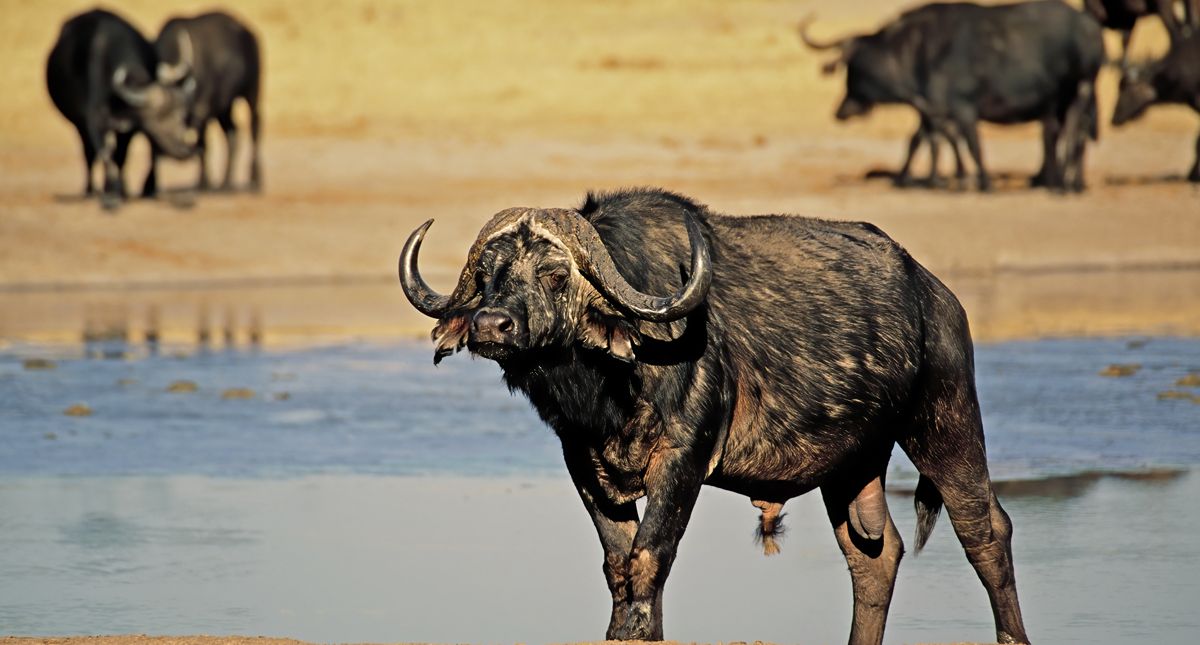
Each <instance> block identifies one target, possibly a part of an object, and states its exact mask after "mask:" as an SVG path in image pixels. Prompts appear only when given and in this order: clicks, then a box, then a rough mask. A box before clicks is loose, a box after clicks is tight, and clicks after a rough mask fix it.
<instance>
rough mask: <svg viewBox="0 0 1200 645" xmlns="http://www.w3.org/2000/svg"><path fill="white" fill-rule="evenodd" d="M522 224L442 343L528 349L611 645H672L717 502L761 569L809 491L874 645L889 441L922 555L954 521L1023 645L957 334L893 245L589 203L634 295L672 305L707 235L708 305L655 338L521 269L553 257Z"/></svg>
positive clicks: (512, 357) (939, 300) (869, 235)
mask: <svg viewBox="0 0 1200 645" xmlns="http://www.w3.org/2000/svg"><path fill="white" fill-rule="evenodd" d="M540 212H542V213H546V212H547V211H540ZM528 213H529V214H528V215H527V216H523V217H524V219H522V220H521V221H524V222H525V224H524V225H514V226H511V227H509V228H508V229H505V232H503V233H501V234H498V235H496V236H494V237H491V238H490V239H489V240H485V246H487V247H491V246H493V245H494V246H496V247H497V252H496V253H491V252H490V251H487V250H486V249H485V250H484V251H483V252H482V253H479V254H475V253H474V252H473V253H472V257H471V258H470V259H469V262H468V266H467V267H466V269H465V270H464V274H463V275H464V276H467V277H466V279H467V280H471V279H475V280H476V285H477V288H476V289H475V290H474V291H470V290H468V291H467V292H465V293H468V295H469V296H470V297H469V298H466V299H465V300H463V301H461V302H454V301H452V302H449V304H448V305H446V309H445V311H444V312H443V313H441V315H440V321H439V325H438V328H437V329H436V330H435V336H437V337H438V338H439V339H440V340H439V352H440V354H441V355H446V354H449V353H452V352H453V351H455V350H456V349H458V348H460V347H461V346H462V345H464V344H466V345H468V346H471V340H470V339H469V338H467V337H466V335H468V334H469V333H472V329H473V327H472V324H468V323H467V322H465V321H469V320H473V318H472V316H474V315H475V314H476V313H477V312H479V311H480V310H483V309H488V310H489V311H492V310H494V309H496V308H502V309H503V311H506V312H509V313H510V314H511V316H512V318H513V320H514V321H515V324H516V325H517V326H518V328H519V329H521V330H522V331H523V334H524V335H523V336H520V337H519V338H517V339H516V340H513V341H512V342H513V343H514V344H515V347H514V348H512V349H511V351H505V352H502V353H498V354H493V357H494V358H496V360H497V362H498V363H499V364H500V366H501V368H502V369H503V372H504V379H505V381H506V383H507V384H508V386H509V387H510V388H511V389H513V390H514V391H520V392H522V393H524V394H525V395H526V396H528V398H529V400H530V401H531V402H532V404H533V406H534V407H535V408H536V409H537V411H538V413H539V415H540V416H541V418H542V419H543V420H544V421H545V422H546V423H547V424H548V425H549V426H550V427H551V428H552V429H553V430H554V431H555V433H556V434H557V435H558V436H559V438H560V439H561V441H562V446H563V454H564V457H565V460H566V464H567V468H568V470H569V472H570V474H571V477H572V479H573V481H574V482H575V485H576V487H577V489H578V492H579V495H580V498H581V499H582V501H583V503H584V505H585V507H586V508H587V510H588V512H589V513H590V514H591V517H592V520H593V522H594V523H595V526H596V530H597V533H598V535H599V537H600V540H601V543H602V544H603V547H604V554H605V557H604V563H603V571H604V576H605V579H606V581H607V583H608V587H609V590H610V591H611V593H612V601H613V606H612V614H611V619H610V622H609V628H608V631H607V634H606V636H607V638H610V639H622V640H625V639H630V640H632V639H661V638H662V637H663V631H662V624H663V623H662V594H663V587H664V584H665V583H666V580H667V576H668V574H669V573H670V570H671V565H672V563H673V561H674V559H675V555H676V548H677V546H678V544H679V540H680V538H681V537H682V535H683V532H684V529H685V527H686V526H687V522H688V519H689V517H690V515H691V511H692V508H693V506H694V504H695V502H696V499H697V496H698V495H699V491H700V488H701V486H702V485H704V484H708V485H712V486H717V487H720V488H724V489H727V490H731V491H734V492H738V493H741V494H744V495H746V496H747V497H749V498H750V499H751V500H752V501H753V503H754V505H755V506H756V507H758V508H759V509H760V511H761V517H760V520H759V529H758V530H759V533H760V536H761V540H762V543H763V548H764V551H765V552H766V553H768V554H769V553H771V552H774V551H777V550H778V547H779V544H778V541H777V538H778V536H779V534H780V532H781V529H782V526H781V523H780V520H781V518H782V512H781V511H782V508H783V504H784V503H785V502H786V501H787V500H788V499H790V498H792V497H795V496H798V495H801V494H803V493H805V492H808V491H810V490H812V489H815V488H819V489H820V490H821V495H822V497H823V499H824V501H825V506H826V509H827V511H828V515H829V519H830V523H831V525H832V527H833V530H834V534H835V536H836V537H837V541H838V545H839V546H840V548H841V549H842V552H843V553H844V554H845V557H846V561H847V563H848V565H849V569H850V573H851V577H852V582H853V589H854V621H853V624H852V627H851V634H850V642H851V643H879V642H881V641H882V638H883V630H884V623H885V620H886V617H887V611H888V606H889V604H890V602H891V595H892V588H893V585H894V583H895V578H896V571H897V567H898V566H899V563H900V559H901V556H902V555H903V553H904V547H903V544H902V542H901V539H900V535H899V534H898V533H897V531H896V527H895V524H894V523H893V522H892V518H891V515H890V514H889V511H888V508H887V504H886V498H885V496H884V488H885V481H884V474H885V472H886V468H887V463H888V460H889V458H890V456H891V452H892V449H893V447H894V445H895V444H899V445H900V447H901V448H902V449H903V450H904V451H905V452H906V453H907V454H908V455H909V457H910V458H911V459H912V461H913V463H914V464H915V465H916V466H917V468H918V470H919V471H920V473H921V477H920V483H919V485H918V490H917V495H916V505H917V514H918V532H917V539H916V545H917V548H918V549H919V548H920V547H921V546H922V545H923V544H924V543H925V541H926V540H927V539H928V536H929V532H930V531H931V530H932V528H933V524H934V521H935V520H936V518H937V515H938V512H939V510H940V509H941V508H942V507H943V506H944V507H945V509H946V511H947V513H948V515H949V518H950V521H951V523H952V524H953V527H954V531H955V533H956V534H957V535H958V538H959V540H960V542H961V543H962V546H963V549H964V550H965V551H966V554H967V557H968V559H969V560H970V562H971V564H972V566H973V567H974V568H975V570H976V572H977V573H978V575H979V578H980V580H981V581H982V582H983V584H984V587H985V588H986V589H987V592H988V594H989V597H990V599H991V603H992V609H993V612H994V614H995V621H996V633H997V638H998V640H1000V641H1001V642H1026V641H1027V638H1026V634H1025V628H1024V626H1023V624H1022V619H1021V612H1020V608H1019V606H1018V602H1017V594H1016V586H1015V580H1014V574H1013V563H1012V553H1011V547H1010V538H1011V535H1012V526H1011V524H1010V522H1009V520H1008V516H1007V515H1006V514H1005V513H1004V511H1003V509H1001V508H1000V505H999V503H998V502H997V500H996V497H995V495H994V494H993V493H992V487H991V482H990V479H989V475H988V470H987V464H986V456H985V451H984V440H983V427H982V424H981V420H980V414H979V406H978V402H977V400H976V393H975V380H974V365H973V349H972V344H971V338H970V334H969V331H968V329H967V322H966V317H965V315H964V313H963V310H962V308H961V306H960V305H959V303H958V301H957V299H956V298H955V297H954V296H953V294H951V293H950V292H949V291H948V290H947V289H946V287H945V286H943V285H942V284H941V282H939V281H938V280H937V279H936V278H935V277H933V275H931V274H930V273H929V272H928V271H926V270H925V269H924V268H923V267H921V266H920V265H919V264H918V263H917V262H916V261H915V260H913V259H912V258H911V257H910V256H909V255H908V253H907V252H905V251H904V249H903V248H901V247H900V246H899V245H898V244H896V243H895V242H894V241H892V240H891V239H890V238H889V237H887V236H886V235H885V234H884V233H883V232H881V231H880V230H879V229H877V228H875V227H874V226H872V225H870V224H863V223H849V222H836V221H824V220H818V219H810V218H801V217H788V216H758V217H728V216H723V215H719V214H716V213H712V212H710V211H708V210H707V209H706V208H705V207H703V206H701V205H699V204H696V203H694V202H692V201H690V200H688V199H686V198H684V197H681V196H679V195H675V194H672V193H668V192H665V191H660V190H656V189H642V190H626V191H620V192H615V193H610V194H603V195H590V196H589V197H588V198H587V200H586V201H585V203H584V204H583V205H582V206H581V207H579V208H578V209H576V210H575V212H573V213H571V214H570V215H571V216H574V217H577V215H576V213H577V214H578V215H582V217H583V218H584V219H585V220H586V221H587V222H589V223H590V225H591V226H592V227H594V229H595V230H596V231H597V232H598V233H599V236H600V238H601V239H602V240H603V244H604V247H606V248H607V250H608V252H609V253H610V254H611V256H612V259H613V262H614V263H615V264H616V266H617V268H618V269H619V272H620V273H621V275H622V276H623V277H624V278H625V279H626V280H627V281H628V282H629V284H631V285H632V286H633V287H635V288H636V289H637V290H638V291H640V292H642V293H646V294H657V295H668V294H672V293H676V292H677V291H678V290H680V288H681V285H683V284H684V283H685V281H687V279H688V278H689V275H688V273H689V269H688V267H689V266H693V265H690V264H689V263H690V262H691V256H692V253H691V248H690V246H689V238H688V233H687V232H686V229H685V227H684V221H685V218H686V217H693V218H695V220H696V221H698V222H699V224H700V230H701V231H702V232H703V237H704V240H705V242H706V243H707V246H708V248H709V250H710V252H711V286H710V287H709V289H708V292H707V297H706V298H705V299H704V301H703V302H702V303H701V304H700V305H699V306H697V307H695V308H694V309H692V310H691V311H690V313H687V314H686V315H685V316H684V317H682V318H680V319H678V320H674V321H669V322H650V321H647V320H645V319H641V318H639V317H638V316H635V315H633V314H631V313H629V312H628V311H624V310H622V308H620V307H617V306H614V305H613V304H612V303H611V302H608V301H607V300H606V299H605V298H603V297H601V296H600V292H601V291H603V285H597V284H593V282H594V280H590V279H588V278H586V277H584V276H582V275H580V273H578V272H575V271H573V272H572V273H571V277H570V283H569V284H568V285H567V286H565V287H563V286H560V285H556V286H555V288H556V289H560V291H555V292H550V291H547V290H548V289H550V287H548V286H546V283H545V281H544V280H543V281H542V282H539V281H538V278H536V277H534V276H536V275H537V271H536V270H535V269H532V268H526V269H522V267H525V266H526V265H527V264H528V265H529V266H537V265H538V262H541V261H542V260H540V259H538V258H533V259H532V260H530V259H529V258H527V257H525V255H529V254H534V255H536V254H539V253H551V252H552V251H549V250H547V248H546V245H545V244H542V242H545V241H546V240H541V241H539V240H538V239H537V238H538V237H539V233H538V231H539V230H542V229H540V228H539V226H538V221H539V219H538V218H539V217H541V215H539V214H538V213H539V211H537V210H536V209H531V210H529V211H528ZM685 213H686V215H685ZM485 231H486V229H485ZM422 234H423V231H422ZM414 235H416V234H414ZM483 237H484V236H483V235H481V239H482V238H483ZM562 243H563V242H562V241H561V240H559V241H557V244H562ZM550 246H554V245H553V244H551V245H550ZM566 246H570V244H569V242H568V243H566ZM406 248H407V247H406ZM489 253H491V255H489ZM523 254H525V255H523ZM406 255H407V251H406ZM522 258H524V259H522ZM413 262H414V264H415V257H414V260H413ZM471 263H477V264H478V266H471ZM706 270H707V269H706ZM468 272H470V273H468ZM402 274H403V271H402ZM522 275H526V276H527V277H525V278H522V277H521V276H522ZM471 276H473V278H472V277H471ZM417 280H419V278H417ZM412 284H415V281H414V282H412ZM405 289H406V293H410V299H413V296H412V295H411V292H410V283H407V282H406V283H405ZM455 293H456V294H459V292H458V291H456V292H455ZM547 294H552V295H547ZM553 294H557V295H553ZM568 312H569V314H570V315H567V313H568ZM448 333H449V334H451V335H452V336H453V338H451V339H450V340H447V339H446V334H448ZM589 338H590V339H591V340H590V341H588V340H586V339H589ZM605 338H607V339H609V342H608V343H607V344H606V343H600V342H597V341H598V340H600V339H605ZM612 339H628V342H620V343H616V342H615V341H613V340H612ZM479 348H480V350H481V351H482V350H483V349H484V346H483V345H479ZM474 349H475V347H473V346H472V350H473V351H474ZM640 497H646V498H647V500H646V508H645V512H644V514H642V516H641V517H639V515H638V511H637V509H636V507H635V506H634V501H635V500H637V499H638V498H640ZM796 573H798V572H791V573H788V572H782V571H781V572H780V575H796Z"/></svg>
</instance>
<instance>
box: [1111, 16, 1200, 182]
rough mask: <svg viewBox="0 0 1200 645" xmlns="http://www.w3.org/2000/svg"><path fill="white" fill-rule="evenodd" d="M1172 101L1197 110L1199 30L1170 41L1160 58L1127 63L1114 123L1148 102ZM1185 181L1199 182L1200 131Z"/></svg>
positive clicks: (1199, 105)
mask: <svg viewBox="0 0 1200 645" xmlns="http://www.w3.org/2000/svg"><path fill="white" fill-rule="evenodd" d="M1165 103H1175V104H1182V105H1188V106H1191V108H1192V109H1193V110H1195V111H1196V112H1200V32H1197V33H1193V34H1191V35H1189V36H1186V37H1184V38H1180V39H1177V40H1175V41H1174V42H1172V43H1171V49H1170V51H1168V52H1167V55H1166V56H1165V57H1163V58H1162V59H1161V60H1156V61H1151V62H1148V63H1140V64H1134V65H1127V66H1126V67H1125V68H1124V70H1123V72H1122V74H1121V92H1120V94H1119V95H1118V97H1117V107H1116V110H1114V111H1113V119H1112V123H1113V125H1123V124H1125V123H1127V122H1129V121H1132V120H1133V119H1136V118H1138V117H1140V116H1142V114H1143V113H1144V112H1145V111H1146V108H1149V107H1150V106H1151V105H1157V104H1165ZM1187 179H1188V181H1192V182H1200V135H1197V137H1196V161H1195V162H1194V163H1193V164H1192V169H1191V171H1190V172H1188V176H1187Z"/></svg>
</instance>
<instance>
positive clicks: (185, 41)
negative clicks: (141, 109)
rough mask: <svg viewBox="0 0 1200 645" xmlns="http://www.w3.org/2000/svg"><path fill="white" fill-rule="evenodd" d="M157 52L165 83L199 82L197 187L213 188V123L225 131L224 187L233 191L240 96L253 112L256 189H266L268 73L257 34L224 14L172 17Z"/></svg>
mask: <svg viewBox="0 0 1200 645" xmlns="http://www.w3.org/2000/svg"><path fill="white" fill-rule="evenodd" d="M154 48H155V50H156V51H157V52H158V56H159V61H160V62H159V64H158V78H159V80H160V81H162V82H164V83H177V82H179V81H180V79H184V78H193V79H195V83H196V92H195V96H194V97H193V100H192V102H191V103H190V109H189V111H188V123H189V124H190V125H191V126H192V127H194V128H196V129H197V130H198V131H199V132H200V139H199V141H198V147H199V156H200V178H199V180H198V182H197V188H199V189H200V190H207V189H208V188H209V180H208V161H207V158H206V151H207V150H208V148H207V146H206V145H205V135H206V133H207V131H208V124H209V122H210V121H212V120H213V119H216V120H217V123H219V124H220V125H221V130H222V131H224V133H225V144H226V145H225V149H226V157H225V179H224V180H223V181H222V182H221V189H222V190H230V189H232V188H233V167H234V163H233V162H234V156H235V153H236V152H237V143H238V136H237V126H236V125H235V124H234V122H233V103H234V101H236V100H237V99H239V98H241V99H245V101H246V104H247V106H249V108H250V141H251V157H250V188H251V189H252V190H258V189H259V188H261V186H262V171H261V169H260V167H259V160H258V140H259V132H260V128H261V122H260V117H259V105H258V103H259V89H260V87H259V86H260V75H261V71H262V70H261V59H260V56H259V49H258V39H257V38H256V37H255V36H254V32H252V31H250V29H249V28H247V27H246V26H245V25H243V24H242V23H240V22H238V20H237V19H236V18H234V17H233V16H230V15H229V14H226V13H222V12H219V11H217V12H210V13H205V14H201V15H199V16H195V17H193V18H172V19H170V20H168V21H167V22H166V24H164V25H163V28H162V31H161V32H160V33H159V34H158V39H157V40H156V41H155V43H154Z"/></svg>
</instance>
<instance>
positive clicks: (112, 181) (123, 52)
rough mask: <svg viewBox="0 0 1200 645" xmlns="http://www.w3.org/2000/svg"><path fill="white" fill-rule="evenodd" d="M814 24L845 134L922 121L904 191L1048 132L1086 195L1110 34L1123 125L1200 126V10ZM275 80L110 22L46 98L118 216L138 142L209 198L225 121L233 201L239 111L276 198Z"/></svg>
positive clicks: (87, 20) (254, 162)
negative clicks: (272, 160) (1132, 45)
mask: <svg viewBox="0 0 1200 645" xmlns="http://www.w3.org/2000/svg"><path fill="white" fill-rule="evenodd" d="M1144 16H1156V17H1158V18H1159V19H1160V20H1161V22H1162V24H1163V25H1164V26H1165V27H1166V30H1167V32H1168V34H1169V35H1170V39H1171V46H1170V50H1169V51H1168V53H1167V55H1166V56H1165V57H1163V58H1162V59H1160V60H1155V61H1139V62H1130V61H1129V57H1128V49H1129V41H1130V38H1131V36H1132V33H1133V27H1134V24H1135V23H1136V22H1137V20H1138V19H1139V18H1142V17H1144ZM812 22H813V20H812V19H811V17H810V18H809V19H806V20H805V21H804V22H802V23H801V25H800V29H799V31H800V37H801V39H802V40H803V42H804V43H805V44H806V45H807V46H808V47H810V48H812V49H814V50H818V51H827V50H832V51H834V52H835V53H834V55H833V57H832V58H831V59H830V60H829V61H827V62H826V63H825V64H824V65H823V66H822V69H823V71H824V72H825V73H826V74H834V73H836V72H837V71H838V70H840V69H844V70H845V74H846V91H845V97H844V98H843V99H842V101H841V103H840V104H839V106H838V108H837V111H836V118H837V119H839V120H844V119H849V118H851V117H856V116H862V115H865V114H867V113H868V112H870V111H871V109H872V108H873V107H875V106H877V105H889V104H891V105H906V106H909V107H911V108H912V109H913V110H915V111H916V113H917V116H918V120H919V125H918V127H917V130H916V131H915V132H914V133H913V135H912V137H911V138H910V140H909V144H908V152H907V155H906V157H905V159H904V163H903V164H902V165H901V167H900V169H899V170H898V171H897V172H896V173H895V174H894V181H895V183H896V185H898V186H909V185H913V184H915V183H918V182H916V181H915V180H914V179H913V177H912V174H911V168H912V163H913V159H914V157H915V156H916V154H917V152H918V151H919V150H920V149H921V147H922V146H923V145H924V146H926V147H928V150H929V157H930V164H929V167H930V170H929V175H928V177H927V178H926V179H925V180H923V181H922V182H920V183H924V184H926V185H929V186H943V185H945V184H946V182H945V180H944V179H943V178H942V177H940V176H939V174H938V158H939V151H940V142H945V143H948V144H949V145H950V149H951V151H952V152H953V155H954V159H955V178H956V180H957V182H956V183H957V185H958V186H960V187H961V186H962V185H964V182H965V181H966V179H967V175H968V169H967V164H966V163H965V162H964V155H963V153H962V150H961V146H962V145H964V144H965V147H966V151H967V153H968V154H969V156H970V159H971V161H972V162H973V164H974V168H975V184H976V186H977V187H978V188H979V190H981V191H986V190H989V189H990V188H991V186H992V180H991V177H990V175H989V174H988V171H987V168H986V166H985V164H984V155H983V146H982V144H981V142H980V137H979V131H978V124H979V122H980V121H983V122H988V123H997V124H1011V123H1028V122H1040V124H1041V126H1042V163H1041V166H1040V169H1039V170H1038V171H1037V173H1036V174H1034V175H1033V176H1032V177H1031V178H1030V180H1029V183H1030V185H1032V186H1042V187H1046V188H1049V189H1052V190H1058V191H1082V190H1083V189H1084V187H1085V186H1084V153H1085V150H1086V147H1087V142H1088V140H1094V139H1096V138H1097V135H1098V131H1099V117H1098V110H1097V105H1096V102H1097V99H1096V77H1097V75H1098V73H1099V71H1100V69H1101V67H1102V66H1104V65H1105V64H1106V61H1107V59H1106V55H1105V50H1104V43H1103V40H1102V38H1101V30H1102V28H1110V29H1114V30H1117V31H1119V32H1120V33H1121V34H1122V42H1123V46H1122V52H1121V56H1120V58H1119V60H1118V61H1114V62H1111V63H1109V64H1112V65H1117V66H1119V67H1120V70H1121V80H1120V88H1121V90H1120V98H1119V100H1118V103H1119V105H1118V108H1117V109H1116V112H1115V114H1114V116H1113V125H1121V124H1123V123H1125V122H1127V121H1128V120H1130V119H1132V118H1136V117H1137V116H1138V115H1140V114H1141V113H1142V112H1143V111H1144V110H1145V109H1146V108H1147V107H1148V106H1150V105H1154V104H1159V103H1177V104H1183V105H1188V106H1191V107H1192V108H1193V109H1195V110H1197V111H1198V112H1200V71H1197V70H1198V69H1200V44H1197V40H1198V39H1200V0H1083V10H1082V11H1080V10H1076V9H1074V8H1072V7H1070V6H1069V5H1067V4H1065V3H1064V2H1062V1H1061V0H1033V1H1030V2H1018V3H1013V4H1000V5H977V4H973V3H969V2H946V3H932V4H926V5H922V6H919V7H916V8H914V9H911V10H909V11H906V12H904V13H902V14H900V16H898V17H897V18H896V19H894V20H892V21H891V22H889V23H887V24H885V25H883V26H882V27H881V28H879V29H878V30H877V31H875V32H872V33H864V34H855V35H850V36H844V37H841V38H838V39H836V40H832V41H821V40H818V39H815V38H814V37H813V36H812V35H810V33H809V32H810V30H811V27H812ZM261 73H262V61H261V55H260V51H259V43H258V39H257V38H256V37H255V35H254V33H253V32H252V31H251V30H250V29H249V28H248V27H247V26H246V25H244V24H243V23H241V22H239V21H238V20H237V19H235V18H233V17H232V16H230V15H228V14H226V13H222V12H210V13H205V14H202V15H198V16H194V17H176V18H172V19H170V20H168V21H167V22H166V24H165V25H163V27H162V30H161V31H160V33H159V35H158V37H157V38H156V39H155V41H154V42H152V43H151V42H149V41H148V40H147V39H146V38H144V37H143V36H142V35H141V34H140V33H139V32H138V31H137V29H136V28H134V27H133V26H132V25H130V24H129V23H128V22H127V21H126V20H124V19H123V18H121V17H120V16H118V15H116V14H113V13H111V12H109V11H105V10H102V9H95V10H92V11H88V12H85V13H83V14H80V15H78V16H75V17H73V18H71V19H69V20H68V21H67V22H66V23H65V24H64V25H63V28H62V31H61V33H60V35H59V38H58V41H57V42H56V43H55V45H54V47H53V49H52V51H51V52H50V56H49V59H48V61H47V65H46V83H47V86H48V89H49V93H50V97H51V99H52V100H53V102H54V105H55V106H56V107H57V108H58V109H59V111H60V112H61V113H62V114H63V116H64V117H66V119H67V120H68V121H70V122H71V124H72V125H74V126H75V129H76V130H77V131H78V133H79V138H80V140H81V142H82V146H83V157H84V164H85V183H84V192H85V194H87V195H92V194H93V193H94V192H95V188H94V186H93V183H92V167H93V165H94V164H95V162H96V160H97V159H99V160H100V162H101V163H102V165H103V168H104V185H103V189H102V192H101V203H102V204H104V205H105V206H106V207H115V206H116V205H118V204H119V203H120V201H121V199H122V198H123V197H124V196H125V186H124V179H123V167H124V164H125V158H126V156H127V152H128V148H129V143H130V140H131V139H132V138H133V135H134V134H136V133H138V132H142V133H144V134H145V135H147V137H148V138H149V140H150V144H151V163H150V171H149V173H148V175H147V177H146V180H145V182H144V184H143V187H142V195H143V196H146V197H150V196H154V195H155V194H156V193H157V189H158V186H157V184H158V182H157V172H156V171H157V165H158V164H157V159H158V157H159V155H160V154H166V155H168V156H170V157H173V158H176V159H189V158H197V159H198V162H199V163H198V165H199V177H198V179H197V182H196V188H197V189H199V190H207V189H209V188H211V187H212V183H211V181H210V179H209V176H208V164H207V155H206V151H207V145H206V136H205V133H206V131H207V126H208V124H209V123H210V122H212V121H214V120H215V121H216V122H217V123H218V124H219V125H220V127H221V129H222V131H223V132H224V134H225V141H226V150H227V155H226V159H225V167H224V177H223V179H222V181H221V183H220V186H219V188H220V189H222V190H230V189H232V188H233V170H234V167H235V164H234V160H235V154H236V152H237V150H238V147H239V141H240V140H241V139H242V136H239V128H238V127H237V125H236V124H235V122H234V119H233V104H234V102H235V101H236V100H238V99H242V100H244V101H245V102H246V104H247V105H248V106H249V112H250V124H249V144H250V177H249V181H248V188H249V189H251V190H258V189H260V188H261V186H262V171H261V165H260V162H259V134H260V129H261V128H260V124H261V117H260V111H259V98H260V87H261ZM1196 146H1197V150H1196V162H1195V163H1194V164H1193V166H1192V169H1191V171H1190V172H1189V173H1188V176H1187V178H1188V180H1189V181H1192V182H1200V137H1198V138H1197V142H1196Z"/></svg>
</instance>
